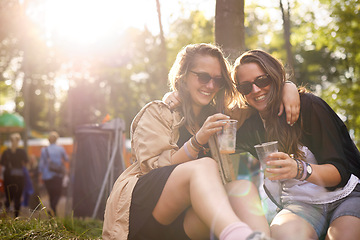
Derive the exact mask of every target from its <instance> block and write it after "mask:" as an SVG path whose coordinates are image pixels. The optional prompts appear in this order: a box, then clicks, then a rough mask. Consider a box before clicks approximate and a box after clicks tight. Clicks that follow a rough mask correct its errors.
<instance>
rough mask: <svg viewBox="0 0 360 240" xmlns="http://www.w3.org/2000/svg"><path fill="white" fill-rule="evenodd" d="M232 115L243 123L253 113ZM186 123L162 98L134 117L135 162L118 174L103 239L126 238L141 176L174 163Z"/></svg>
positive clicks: (106, 215)
mask: <svg viewBox="0 0 360 240" xmlns="http://www.w3.org/2000/svg"><path fill="white" fill-rule="evenodd" d="M231 115H232V117H233V118H235V119H237V120H238V121H239V123H240V124H242V123H243V121H245V119H247V118H248V116H250V112H249V111H246V110H242V109H241V111H239V109H236V110H233V111H232V114H231ZM183 122H184V118H183V117H182V116H181V115H180V113H179V112H177V111H173V112H171V111H170V109H169V107H168V106H167V105H166V104H165V103H164V102H161V101H154V102H150V103H148V104H147V105H146V106H144V107H143V108H142V109H141V110H140V112H139V113H138V114H137V115H136V116H135V118H134V120H133V122H132V124H131V130H130V131H131V152H132V161H133V164H132V165H131V166H130V167H128V168H127V169H126V170H125V171H124V172H123V173H122V174H121V175H120V176H119V178H118V179H117V181H116V182H115V184H114V186H113V189H112V192H111V194H110V196H109V198H108V200H107V203H106V209H105V216H104V225H103V236H102V237H103V239H104V240H106V239H119V240H125V239H127V237H128V232H129V209H130V203H131V196H132V191H133V189H134V187H135V185H136V182H137V180H138V177H139V176H141V175H144V174H146V173H148V172H150V171H151V170H152V169H155V168H159V167H163V166H168V165H171V164H172V163H171V156H172V155H173V154H174V153H175V152H176V151H177V150H178V149H179V148H178V146H177V144H176V143H177V141H178V139H179V127H180V126H181V125H183Z"/></svg>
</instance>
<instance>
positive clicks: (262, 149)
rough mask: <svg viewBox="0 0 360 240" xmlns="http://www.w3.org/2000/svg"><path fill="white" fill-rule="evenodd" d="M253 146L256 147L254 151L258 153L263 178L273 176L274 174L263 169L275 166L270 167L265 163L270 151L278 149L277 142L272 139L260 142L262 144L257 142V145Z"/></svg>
mask: <svg viewBox="0 0 360 240" xmlns="http://www.w3.org/2000/svg"><path fill="white" fill-rule="evenodd" d="M254 147H255V149H256V153H257V155H258V158H259V161H260V165H261V168H262V170H263V171H264V176H265V178H268V177H273V176H275V175H276V174H273V173H269V172H266V171H265V169H266V168H267V167H268V168H275V166H271V167H270V166H267V165H266V158H267V156H268V155H269V154H270V153H273V152H277V151H278V142H277V141H273V142H267V143H262V144H259V145H255V146H254Z"/></svg>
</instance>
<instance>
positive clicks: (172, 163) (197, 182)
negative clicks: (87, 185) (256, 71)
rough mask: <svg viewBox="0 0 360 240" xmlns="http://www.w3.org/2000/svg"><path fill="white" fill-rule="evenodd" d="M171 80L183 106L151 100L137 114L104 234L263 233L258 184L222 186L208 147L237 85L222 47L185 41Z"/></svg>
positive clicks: (229, 239)
mask: <svg viewBox="0 0 360 240" xmlns="http://www.w3.org/2000/svg"><path fill="white" fill-rule="evenodd" d="M169 81H170V84H171V87H172V89H173V90H176V91H178V93H179V96H178V97H179V98H180V99H181V100H182V107H181V108H180V109H177V110H175V111H172V110H170V108H169V106H168V105H167V104H165V103H164V102H162V101H154V102H151V103H149V104H147V105H146V106H145V107H144V108H143V109H142V110H141V111H140V112H139V113H138V114H137V116H136V117H135V118H134V120H133V122H132V125H131V148H132V149H131V150H132V160H133V164H132V165H131V166H130V167H128V168H127V169H126V170H125V171H124V172H123V173H122V174H121V175H120V177H119V178H118V180H117V181H116V183H115V184H114V187H113V190H112V192H111V194H110V196H109V198H108V200H107V204H106V209H105V216H104V225H103V239H154V240H155V239H156V240H159V239H166V240H169V239H171V240H176V239H209V237H210V234H211V233H214V234H215V235H216V236H217V237H218V238H219V239H221V240H233V239H239V240H241V239H253V237H258V238H257V239H267V237H266V236H265V235H269V234H270V230H269V226H268V223H267V221H266V218H265V216H264V214H263V211H262V208H261V202H260V199H259V197H258V192H257V189H256V187H255V186H254V185H252V183H250V182H249V181H245V180H243V181H235V182H232V183H229V184H228V185H226V186H224V185H223V184H222V181H221V178H220V175H219V170H218V166H217V163H216V162H215V160H213V159H212V158H210V155H209V152H208V149H207V148H208V146H207V142H208V140H209V138H210V137H211V136H212V135H213V134H215V133H216V132H218V131H220V130H221V128H222V126H224V124H225V123H224V122H223V121H221V120H225V119H228V118H229V117H228V116H226V115H224V114H221V112H223V109H224V106H228V105H229V104H230V103H231V101H232V99H233V95H234V94H235V92H236V90H235V88H234V87H233V86H234V84H233V82H232V80H231V77H230V73H229V68H228V63H227V61H226V59H225V58H224V56H223V53H222V51H221V50H220V49H219V48H217V47H216V46H213V45H211V44H194V45H189V46H187V47H185V48H184V49H182V50H181V51H180V52H179V54H178V56H177V59H176V61H175V63H174V65H173V67H172V68H171V71H170V74H169ZM254 231H258V232H254ZM260 232H262V233H260ZM259 235H263V237H262V238H260V237H259Z"/></svg>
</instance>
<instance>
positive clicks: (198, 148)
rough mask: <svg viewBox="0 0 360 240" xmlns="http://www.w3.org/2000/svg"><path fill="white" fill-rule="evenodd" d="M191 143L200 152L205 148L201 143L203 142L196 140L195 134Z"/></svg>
mask: <svg viewBox="0 0 360 240" xmlns="http://www.w3.org/2000/svg"><path fill="white" fill-rule="evenodd" d="M190 143H191V145H192V146H193V147H194V148H195V149H197V150H196V151H197V152H200V151H201V150H202V149H204V146H203V145H201V144H200V143H199V142H198V141H197V140H196V137H195V135H194V136H193V137H192V138H190Z"/></svg>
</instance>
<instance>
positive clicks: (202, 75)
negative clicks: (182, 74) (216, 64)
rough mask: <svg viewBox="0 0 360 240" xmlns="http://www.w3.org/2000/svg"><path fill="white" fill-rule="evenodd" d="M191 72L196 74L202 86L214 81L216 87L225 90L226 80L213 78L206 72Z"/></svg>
mask: <svg viewBox="0 0 360 240" xmlns="http://www.w3.org/2000/svg"><path fill="white" fill-rule="evenodd" d="M190 72H192V73H194V74H196V76H197V78H198V81H199V82H200V83H201V84H207V83H208V82H210V80H211V79H213V80H214V86H215V87H217V88H223V87H224V85H225V81H224V78H222V77H211V76H210V74H208V73H206V72H194V71H190Z"/></svg>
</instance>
